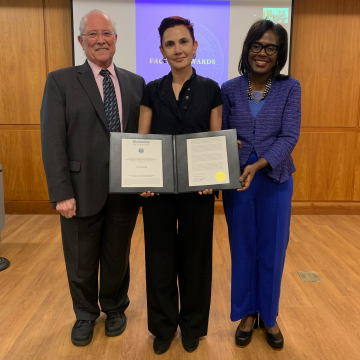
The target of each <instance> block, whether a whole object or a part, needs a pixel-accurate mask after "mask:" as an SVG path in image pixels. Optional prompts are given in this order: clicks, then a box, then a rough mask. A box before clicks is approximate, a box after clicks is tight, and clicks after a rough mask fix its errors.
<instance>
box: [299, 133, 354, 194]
mask: <svg viewBox="0 0 360 360" xmlns="http://www.w3.org/2000/svg"><path fill="white" fill-rule="evenodd" d="M357 135H358V134H357V133H355V132H354V133H353V132H346V133H334V132H329V133H327V132H317V133H307V132H303V133H301V135H300V139H299V142H298V144H297V146H296V148H295V150H294V152H293V157H294V162H295V166H296V173H295V174H294V196H293V200H317V201H346V200H347V201H352V200H353V193H354V176H355V174H354V169H355V161H356V159H355V155H356V154H355V151H354V149H356V143H357Z"/></svg>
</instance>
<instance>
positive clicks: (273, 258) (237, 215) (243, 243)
mask: <svg viewBox="0 0 360 360" xmlns="http://www.w3.org/2000/svg"><path fill="white" fill-rule="evenodd" d="M256 161H257V156H256V154H255V153H254V152H253V153H252V154H251V155H250V157H249V160H248V165H250V164H253V163H254V162H256ZM292 193H293V179H292V176H290V178H289V180H287V181H286V182H284V183H281V184H280V183H276V182H273V181H272V180H271V179H270V178H269V177H268V176H266V175H265V174H264V173H263V171H261V170H260V171H258V172H257V173H256V174H255V176H254V179H253V181H252V183H251V185H250V187H249V189H248V190H245V191H243V192H238V191H236V190H226V191H223V202H224V210H225V216H226V221H227V224H228V229H229V239H230V249H231V260H232V273H231V315H230V317H231V320H232V321H238V320H240V319H242V318H243V317H244V316H246V315H248V314H253V313H255V312H258V313H260V314H261V318H262V320H263V321H264V323H265V324H266V325H267V326H269V327H273V326H274V325H275V323H276V317H277V315H278V309H279V299H280V287H281V278H282V273H283V268H284V262H285V253H286V248H287V245H288V242H289V235H290V219H291V197H292Z"/></svg>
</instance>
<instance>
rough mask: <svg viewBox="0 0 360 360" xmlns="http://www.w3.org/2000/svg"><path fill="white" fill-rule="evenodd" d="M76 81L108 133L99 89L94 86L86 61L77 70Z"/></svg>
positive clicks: (91, 73)
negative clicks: (77, 80)
mask: <svg viewBox="0 0 360 360" xmlns="http://www.w3.org/2000/svg"><path fill="white" fill-rule="evenodd" d="M78 73H79V74H78V79H79V81H80V83H81V85H82V86H83V88H84V90H85V91H86V93H87V94H88V96H89V98H90V100H91V102H92V104H93V105H94V108H95V110H96V112H97V113H98V114H99V116H100V118H101V120H102V122H103V123H104V125H105V127H106V129H107V131H109V124H108V121H107V118H106V114H105V108H104V103H103V102H102V99H101V96H100V93H99V88H98V86H97V84H96V81H95V78H94V74H93V72H92V70H91V67H90V65H89V64H88V62H87V61H85V63H84V64H83V65H82V66H81V67H80V68H79V70H78Z"/></svg>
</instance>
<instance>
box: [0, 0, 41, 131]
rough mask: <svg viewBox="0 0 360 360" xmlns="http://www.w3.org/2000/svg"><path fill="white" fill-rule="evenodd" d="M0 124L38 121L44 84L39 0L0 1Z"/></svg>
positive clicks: (34, 122) (37, 122) (35, 122)
mask: <svg viewBox="0 0 360 360" xmlns="http://www.w3.org/2000/svg"><path fill="white" fill-rule="evenodd" d="M0 7H1V11H0V34H1V36H0V68H1V75H0V83H1V85H0V108H1V117H0V123H1V124H39V123H40V118H39V109H40V104H41V99H42V93H43V89H44V84H45V76H46V67H45V47H44V21H43V4H42V0H26V1H24V0H0Z"/></svg>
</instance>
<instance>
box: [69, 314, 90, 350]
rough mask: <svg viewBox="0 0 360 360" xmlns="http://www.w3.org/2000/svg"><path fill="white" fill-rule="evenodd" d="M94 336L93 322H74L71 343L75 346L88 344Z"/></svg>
mask: <svg viewBox="0 0 360 360" xmlns="http://www.w3.org/2000/svg"><path fill="white" fill-rule="evenodd" d="M93 334H94V321H90V320H76V323H75V325H74V326H73V328H72V331H71V341H72V343H73V344H74V345H76V346H86V345H88V344H90V342H91V340H92V338H93Z"/></svg>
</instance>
